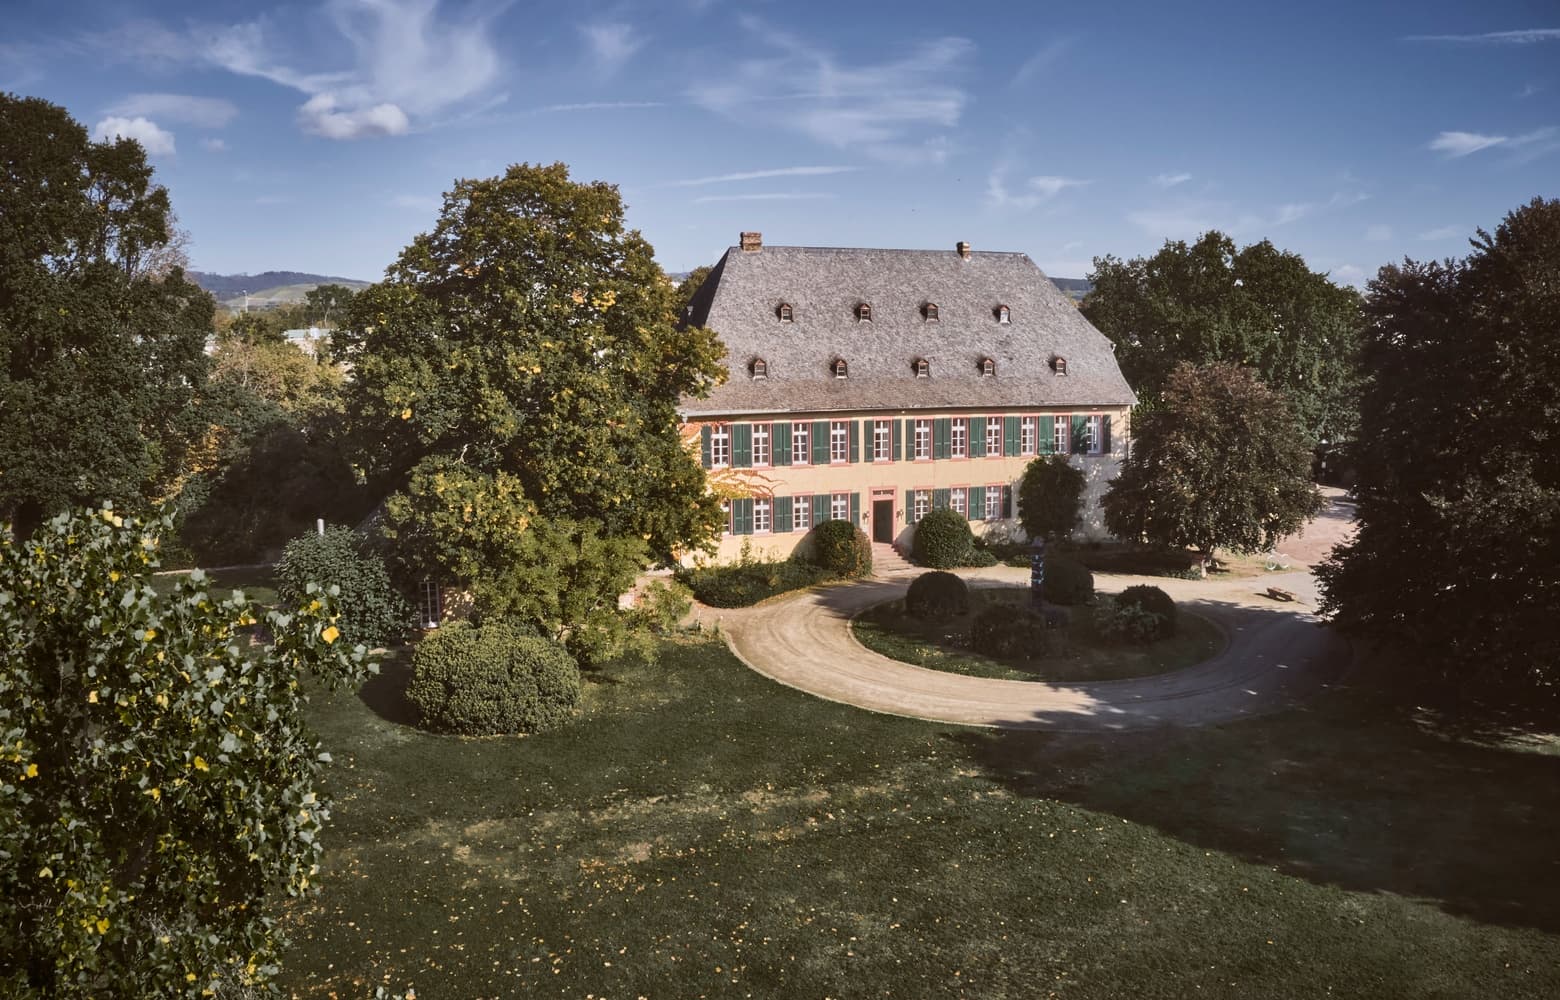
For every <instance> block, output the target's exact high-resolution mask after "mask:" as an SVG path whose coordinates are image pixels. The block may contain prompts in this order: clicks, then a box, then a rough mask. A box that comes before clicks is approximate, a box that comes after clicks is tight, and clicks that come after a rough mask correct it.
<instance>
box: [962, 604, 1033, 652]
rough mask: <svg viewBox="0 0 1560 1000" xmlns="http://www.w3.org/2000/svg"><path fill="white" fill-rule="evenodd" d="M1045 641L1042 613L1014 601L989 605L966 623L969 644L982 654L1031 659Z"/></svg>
mask: <svg viewBox="0 0 1560 1000" xmlns="http://www.w3.org/2000/svg"><path fill="white" fill-rule="evenodd" d="M1049 641H1050V640H1049V636H1048V635H1047V632H1046V621H1045V616H1044V615H1041V614H1039V613H1037V612H1035V611H1032V610H1030V609H1029V608H1026V607H1022V606H1019V605H1016V604H993V605H990V606H988V607H986V608H983V609H982V610H981V611H980V613H979V614H977V615H976V616H975V620H974V621H972V622H971V623H970V646H971V648H973V649H974V650H975V652H977V653H980V654H982V655H984V656H995V657H998V658H999V659H1004V660H1035V659H1039V658H1040V657H1042V656H1044V655H1045V652H1046V649H1047V647H1048V643H1049Z"/></svg>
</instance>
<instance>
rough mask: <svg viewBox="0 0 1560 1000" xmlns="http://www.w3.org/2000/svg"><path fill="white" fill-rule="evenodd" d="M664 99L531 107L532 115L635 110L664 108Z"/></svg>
mask: <svg viewBox="0 0 1560 1000" xmlns="http://www.w3.org/2000/svg"><path fill="white" fill-rule="evenodd" d="M664 107H666V103H665V102H664V101H582V102H580V103H578V104H548V105H545V106H543V107H540V108H532V109H531V110H530V114H533V115H556V114H565V113H568V112H573V111H635V110H639V109H643V108H664Z"/></svg>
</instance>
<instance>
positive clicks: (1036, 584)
mask: <svg viewBox="0 0 1560 1000" xmlns="http://www.w3.org/2000/svg"><path fill="white" fill-rule="evenodd" d="M1029 600H1030V603H1032V604H1033V605H1034V606H1035V609H1036V610H1037V611H1044V610H1045V539H1044V538H1036V539H1035V540H1034V541H1033V542H1031V543H1030V545H1029Z"/></svg>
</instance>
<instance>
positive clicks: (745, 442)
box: [731, 424, 753, 469]
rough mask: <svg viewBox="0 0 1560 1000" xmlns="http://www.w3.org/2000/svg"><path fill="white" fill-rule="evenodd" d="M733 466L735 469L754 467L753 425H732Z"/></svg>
mask: <svg viewBox="0 0 1560 1000" xmlns="http://www.w3.org/2000/svg"><path fill="white" fill-rule="evenodd" d="M731 467H732V468H733V469H751V468H752V467H753V425H752V424H732V425H731Z"/></svg>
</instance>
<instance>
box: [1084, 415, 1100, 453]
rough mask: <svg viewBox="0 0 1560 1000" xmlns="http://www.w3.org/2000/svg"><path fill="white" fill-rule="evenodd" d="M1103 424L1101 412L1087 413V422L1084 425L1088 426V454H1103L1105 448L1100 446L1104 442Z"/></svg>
mask: <svg viewBox="0 0 1560 1000" xmlns="http://www.w3.org/2000/svg"><path fill="white" fill-rule="evenodd" d="M1104 424H1105V418H1104V415H1103V414H1099V413H1091V414H1089V417H1088V423H1087V424H1085V425H1084V426H1086V427H1088V428H1089V450H1088V454H1090V455H1103V454H1104V453H1105V449H1104V448H1103V447H1102V446H1103V445H1104V444H1105V428H1104Z"/></svg>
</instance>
